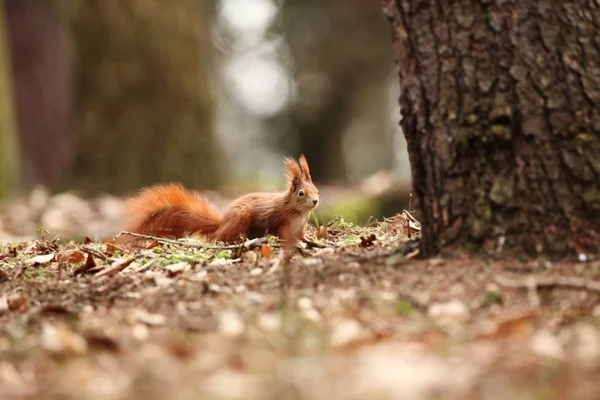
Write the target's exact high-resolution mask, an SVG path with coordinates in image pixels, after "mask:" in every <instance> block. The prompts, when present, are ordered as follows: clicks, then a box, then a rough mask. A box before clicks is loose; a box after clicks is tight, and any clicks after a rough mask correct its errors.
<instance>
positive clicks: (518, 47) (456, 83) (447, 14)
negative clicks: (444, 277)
mask: <svg viewBox="0 0 600 400" xmlns="http://www.w3.org/2000/svg"><path fill="white" fill-rule="evenodd" d="M383 6H384V12H385V14H386V16H387V18H388V20H389V21H390V23H391V26H392V32H393V42H394V47H395V53H396V57H397V63H398V74H399V79H400V84H401V95H400V107H401V114H402V121H401V126H402V128H403V131H404V134H405V136H406V139H407V144H408V151H409V157H410V162H411V167H412V179H413V188H414V191H415V194H416V197H417V198H418V201H419V202H418V204H419V210H420V212H421V214H422V215H421V218H422V223H423V232H422V233H423V239H422V243H421V250H422V253H423V254H424V255H431V254H434V253H436V252H437V251H438V250H439V249H440V248H442V247H443V246H449V245H450V244H452V243H457V244H458V243H460V244H461V245H464V244H468V245H475V248H479V249H481V247H480V246H481V245H484V247H483V248H485V249H488V250H498V248H501V247H503V248H504V249H505V250H508V249H513V250H526V251H527V254H528V255H530V256H531V255H536V254H540V253H543V254H549V255H564V254H567V253H568V252H571V251H573V250H577V251H597V250H598V246H599V243H600V229H599V228H598V227H599V226H600V109H599V108H600V29H599V28H600V4H599V3H598V2H596V1H592V0H572V1H565V2H563V1H543V0H540V1H533V0H520V1H510V0H503V1H501V0H480V1H471V0H469V1H466V0H464V1H455V2H451V3H448V4H442V2H441V1H439V0H438V1H424V0H383ZM471 247H472V246H471Z"/></svg>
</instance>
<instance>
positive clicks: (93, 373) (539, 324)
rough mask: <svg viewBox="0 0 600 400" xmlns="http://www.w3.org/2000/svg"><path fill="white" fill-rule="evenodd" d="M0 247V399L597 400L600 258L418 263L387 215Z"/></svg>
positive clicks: (412, 243) (398, 221) (399, 226)
mask: <svg viewBox="0 0 600 400" xmlns="http://www.w3.org/2000/svg"><path fill="white" fill-rule="evenodd" d="M317 233H318V232H316V231H315V230H312V229H311V231H310V234H309V237H311V238H312V239H313V240H314V241H315V242H317V243H320V244H321V247H314V246H303V247H302V249H301V250H300V251H299V253H298V254H296V255H295V256H294V258H293V259H292V262H291V263H290V264H289V265H284V263H282V262H281V257H280V254H281V253H280V249H279V248H278V247H277V245H276V243H275V242H274V241H272V240H271V241H269V243H263V244H262V245H261V246H260V247H257V248H252V249H248V248H245V247H244V248H242V247H241V246H238V247H236V248H232V247H226V246H225V247H219V246H216V248H212V247H210V246H208V247H207V245H206V244H205V243H204V244H203V243H202V242H198V241H192V240H190V241H183V242H181V243H177V244H175V243H164V242H158V241H155V240H148V241H147V242H146V243H144V246H143V247H141V248H136V249H129V248H121V247H118V246H115V245H113V244H112V243H111V242H108V243H102V242H98V241H91V240H81V241H70V242H67V243H61V242H60V241H59V240H56V239H53V238H52V237H51V236H48V237H44V238H42V239H39V240H29V241H23V242H19V243H14V244H12V245H8V246H4V247H0V399H103V400H108V399H167V398H168V399H199V398H205V399H311V400H312V399H315V400H317V399H327V400H331V399H438V398H439V399H441V398H443V399H595V398H597V397H598V393H599V390H600V383H599V381H598V379H597V377H598V376H599V375H598V373H599V372H600V331H599V330H598V327H599V326H600V324H599V319H598V318H599V317H600V307H598V304H599V303H598V301H599V293H600V282H596V281H595V280H594V279H595V278H598V275H599V273H600V262H598V261H593V260H585V262H579V261H574V262H570V263H568V262H565V263H559V264H552V263H548V262H544V261H542V260H537V261H531V262H527V263H522V262H517V261H507V260H500V261H498V260H493V259H491V258H490V259H482V258H475V257H472V256H468V255H465V254H455V255H453V256H452V257H446V258H435V259H429V260H420V259H419V257H418V251H416V250H415V249H416V248H417V242H416V240H414V235H415V232H414V231H412V232H411V237H412V239H409V238H408V236H407V234H408V231H407V229H406V220H405V219H403V218H402V216H400V217H397V218H395V219H391V220H386V221H384V222H381V223H377V224H374V225H373V226H371V227H364V228H359V227H354V226H351V224H347V223H345V222H344V221H343V220H339V221H337V222H335V223H332V224H331V225H330V226H329V227H328V230H327V232H323V231H321V233H320V234H319V236H321V237H320V238H317V237H316V235H317Z"/></svg>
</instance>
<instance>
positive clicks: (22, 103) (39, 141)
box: [4, 0, 72, 186]
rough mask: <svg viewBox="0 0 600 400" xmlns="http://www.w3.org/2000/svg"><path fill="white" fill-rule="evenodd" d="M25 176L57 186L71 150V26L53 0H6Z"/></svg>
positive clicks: (28, 183)
mask: <svg viewBox="0 0 600 400" xmlns="http://www.w3.org/2000/svg"><path fill="white" fill-rule="evenodd" d="M4 2H5V4H6V19H7V29H8V32H9V37H10V46H9V48H10V55H11V58H10V59H11V66H12V72H13V76H14V92H15V106H16V107H15V108H16V111H17V122H18V128H19V139H20V145H21V149H22V152H21V160H22V162H21V170H22V180H23V182H24V183H25V184H26V185H23V186H31V185H35V184H43V185H51V184H52V183H54V182H56V181H57V179H59V177H60V176H61V174H62V173H63V172H64V170H65V168H66V166H67V164H68V160H69V156H70V150H71V137H72V135H71V133H72V130H71V96H70V95H71V87H70V83H71V59H70V55H71V54H70V52H69V50H70V48H69V45H70V42H69V35H68V28H67V27H66V26H63V24H62V22H61V20H60V19H59V15H58V14H57V12H56V9H55V8H54V7H53V4H52V2H50V1H48V0H5V1H4Z"/></svg>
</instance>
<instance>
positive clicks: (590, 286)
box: [494, 275, 600, 292]
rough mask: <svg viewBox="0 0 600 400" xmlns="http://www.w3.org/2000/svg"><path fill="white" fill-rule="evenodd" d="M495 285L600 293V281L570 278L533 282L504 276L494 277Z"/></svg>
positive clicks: (540, 278)
mask: <svg viewBox="0 0 600 400" xmlns="http://www.w3.org/2000/svg"><path fill="white" fill-rule="evenodd" d="M494 281H496V283H497V284H499V285H501V286H504V287H507V288H512V289H528V290H531V288H532V287H534V288H547V287H554V286H563V287H568V288H572V289H587V290H590V291H593V292H600V281H592V280H588V279H585V278H578V277H571V276H556V277H554V276H539V277H536V278H533V280H527V279H526V280H516V279H510V278H507V277H504V276H499V275H496V276H494Z"/></svg>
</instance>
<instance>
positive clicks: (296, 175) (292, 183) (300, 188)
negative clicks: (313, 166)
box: [284, 155, 319, 211]
mask: <svg viewBox="0 0 600 400" xmlns="http://www.w3.org/2000/svg"><path fill="white" fill-rule="evenodd" d="M284 161H285V175H286V177H287V180H288V191H289V195H290V197H291V200H292V204H294V206H295V208H296V209H297V210H298V211H310V210H312V209H313V208H315V207H316V206H317V205H318V204H319V190H318V189H317V188H316V187H315V185H314V184H313V183H312V178H311V177H310V170H309V169H308V163H307V162H306V158H305V157H304V155H301V156H300V158H299V159H298V161H299V163H297V162H296V161H295V160H294V159H293V158H290V157H286V158H285V160H284Z"/></svg>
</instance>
